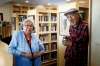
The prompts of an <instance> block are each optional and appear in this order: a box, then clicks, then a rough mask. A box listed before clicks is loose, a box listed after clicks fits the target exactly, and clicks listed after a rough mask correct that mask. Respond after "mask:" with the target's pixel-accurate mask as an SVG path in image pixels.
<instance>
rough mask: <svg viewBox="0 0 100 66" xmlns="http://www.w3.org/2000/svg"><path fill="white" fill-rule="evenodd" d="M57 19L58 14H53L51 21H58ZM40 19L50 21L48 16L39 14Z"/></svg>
mask: <svg viewBox="0 0 100 66" xmlns="http://www.w3.org/2000/svg"><path fill="white" fill-rule="evenodd" d="M56 20H57V16H51V21H56ZM39 21H40V22H47V21H49V17H48V16H45V15H44V16H43V15H42V16H39Z"/></svg>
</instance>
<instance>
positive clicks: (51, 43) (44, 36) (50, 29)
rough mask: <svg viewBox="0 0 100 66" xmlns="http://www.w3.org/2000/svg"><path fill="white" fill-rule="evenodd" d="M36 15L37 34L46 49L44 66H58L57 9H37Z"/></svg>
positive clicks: (47, 7) (46, 7) (48, 7)
mask: <svg viewBox="0 0 100 66" xmlns="http://www.w3.org/2000/svg"><path fill="white" fill-rule="evenodd" d="M36 15H37V16H36V22H37V24H36V26H37V29H36V32H37V34H38V36H39V38H40V40H41V41H43V42H44V47H45V53H44V54H43V55H42V56H41V59H42V62H43V63H42V66H54V65H55V66H57V44H58V43H57V40H58V30H57V28H58V22H57V7H51V6H45V7H44V8H36Z"/></svg>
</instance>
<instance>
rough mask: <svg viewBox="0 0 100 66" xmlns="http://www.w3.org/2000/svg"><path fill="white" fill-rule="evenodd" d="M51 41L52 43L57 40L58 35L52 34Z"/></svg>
mask: <svg viewBox="0 0 100 66" xmlns="http://www.w3.org/2000/svg"><path fill="white" fill-rule="evenodd" d="M51 40H52V41H55V40H57V33H52V34H51Z"/></svg>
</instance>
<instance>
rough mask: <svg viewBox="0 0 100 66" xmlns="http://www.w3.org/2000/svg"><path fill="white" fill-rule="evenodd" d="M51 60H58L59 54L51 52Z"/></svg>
mask: <svg viewBox="0 0 100 66" xmlns="http://www.w3.org/2000/svg"><path fill="white" fill-rule="evenodd" d="M51 59H57V52H56V51H55V52H51Z"/></svg>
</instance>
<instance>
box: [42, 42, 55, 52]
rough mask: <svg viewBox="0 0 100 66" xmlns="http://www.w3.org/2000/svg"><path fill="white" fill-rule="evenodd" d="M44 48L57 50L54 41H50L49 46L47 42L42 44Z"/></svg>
mask: <svg viewBox="0 0 100 66" xmlns="http://www.w3.org/2000/svg"><path fill="white" fill-rule="evenodd" d="M50 47H51V48H50ZM44 48H45V51H49V50H50V49H51V51H53V50H57V43H56V42H55V43H51V46H50V45H49V44H44Z"/></svg>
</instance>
